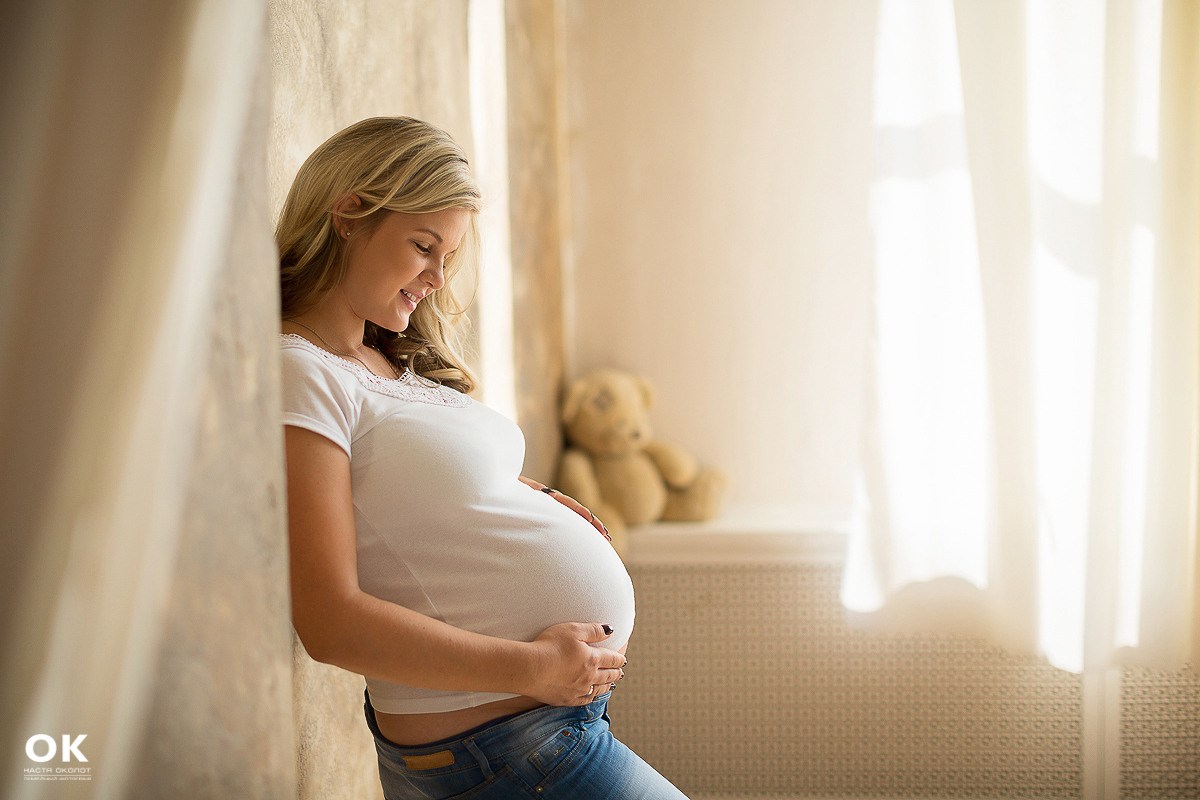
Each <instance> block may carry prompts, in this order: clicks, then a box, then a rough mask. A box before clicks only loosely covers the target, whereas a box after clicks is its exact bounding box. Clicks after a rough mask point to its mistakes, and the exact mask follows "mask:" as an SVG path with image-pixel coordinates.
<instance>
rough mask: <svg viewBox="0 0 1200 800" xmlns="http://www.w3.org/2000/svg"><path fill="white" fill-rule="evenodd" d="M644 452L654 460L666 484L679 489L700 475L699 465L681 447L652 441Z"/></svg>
mask: <svg viewBox="0 0 1200 800" xmlns="http://www.w3.org/2000/svg"><path fill="white" fill-rule="evenodd" d="M644 452H645V453H646V455H648V456H650V458H651V460H652V461H654V465H655V466H657V467H658V471H659V472H660V473H662V476H663V480H664V481H666V483H667V485H668V486H671V487H672V488H675V489H681V488H683V487H685V486H689V485H691V483H692V482H693V481H695V480H696V478H697V477H698V476H699V475H700V465H699V464H698V463H697V462H696V459H695V458H694V457H692V455H691V454H690V453H688V452H687V451H686V450H684V449H683V448H681V447H679V446H677V445H673V444H670V443H668V442H661V441H653V442H650V443H648V444H647V445H646V447H645V449H644Z"/></svg>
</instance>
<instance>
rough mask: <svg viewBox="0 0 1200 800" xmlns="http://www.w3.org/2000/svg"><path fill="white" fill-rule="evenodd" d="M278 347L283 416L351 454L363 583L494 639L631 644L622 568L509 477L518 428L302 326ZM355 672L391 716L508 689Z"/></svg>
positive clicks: (543, 497)
mask: <svg viewBox="0 0 1200 800" xmlns="http://www.w3.org/2000/svg"><path fill="white" fill-rule="evenodd" d="M280 344H281V347H282V361H283V400H284V403H283V407H284V424H285V425H294V426H297V427H300V428H306V429H308V430H311V431H314V432H316V433H318V434H320V435H322V436H325V437H326V438H328V439H330V440H332V441H333V442H335V443H336V444H337V445H338V446H340V447H341V448H342V449H343V450H345V451H346V453H347V454H348V455H349V456H350V477H351V485H352V493H353V499H354V518H355V526H356V533H357V536H356V545H357V552H358V582H359V586H360V588H361V589H362V590H363V591H364V592H366V593H368V594H371V595H374V596H376V597H379V598H381V599H383V600H388V601H390V602H393V603H397V604H399V605H402V606H406V607H408V608H410V609H413V610H414V611H419V612H420V613H422V614H425V615H427V616H430V617H434V618H436V619H440V620H443V621H445V622H447V623H449V624H451V625H453V626H455V627H457V628H462V629H465V630H469V631H475V632H477V633H483V634H487V635H489V636H497V637H500V638H504V639H511V640H516V641H532V640H533V639H534V638H535V637H536V636H537V635H538V634H539V633H541V632H542V631H543V630H545V629H546V628H548V627H549V626H551V625H554V624H557V623H559V622H600V623H607V624H609V625H611V626H612V627H613V634H612V636H610V637H609V638H608V639H605V640H604V641H603V642H599V643H597V646H602V647H608V648H612V649H617V648H620V647H621V646H622V645H624V644H626V643H627V642H628V641H629V636H630V634H631V633H632V631H633V618H634V604H633V584H632V582H631V581H630V579H629V573H628V572H626V570H625V566H624V565H623V564H622V563H621V559H620V558H619V557H618V556H617V554H616V551H614V550H613V548H612V545H611V544H610V543H609V542H608V540H607V539H605V538H604V537H603V536H602V535H601V534H600V533H599V532H598V531H597V530H596V529H595V528H594V527H592V525H591V524H590V523H588V522H587V521H586V520H584V519H583V518H582V517H580V516H579V515H578V514H576V513H575V512H574V511H571V510H570V509H568V508H567V507H566V506H564V505H563V504H561V503H559V502H558V501H557V500H555V499H554V498H552V497H550V496H549V495H547V494H545V493H543V492H539V491H537V490H535V489H531V488H530V487H528V486H526V485H525V484H523V483H521V482H520V481H519V480H517V476H518V475H519V474H520V472H521V465H522V463H523V461H524V459H525V438H524V436H523V435H522V434H521V429H520V428H518V427H517V426H516V425H515V424H514V423H513V422H512V421H510V420H509V419H507V418H506V417H504V416H503V415H501V414H498V413H496V412H495V411H492V410H491V409H489V408H488V407H487V406H485V405H483V404H481V403H477V402H475V401H474V400H473V399H471V398H470V397H468V396H467V395H464V394H462V393H460V392H456V391H454V390H453V389H450V388H448V387H444V386H439V385H437V384H435V383H433V382H430V381H427V380H425V379H423V378H418V377H417V376H416V375H414V374H413V373H411V372H407V371H406V372H405V374H404V375H403V376H402V377H401V378H400V379H398V380H388V379H385V378H380V377H378V376H376V375H374V374H373V373H371V372H370V371H368V370H366V369H364V368H363V367H362V366H361V365H359V364H356V363H354V362H352V361H348V360H346V359H343V358H341V357H339V356H336V355H334V354H332V353H329V352H327V351H325V350H322V349H321V348H319V347H317V346H316V345H314V344H312V343H311V342H309V341H307V340H306V339H304V338H302V337H299V336H295V335H291V334H281V335H280ZM366 682H367V689H368V690H369V694H370V698H371V705H372V706H373V707H374V708H375V709H376V710H377V711H382V712H385V713H392V714H415V713H424V712H431V711H453V710H456V709H461V708H469V707H472V706H477V705H482V704H483V703H489V702H492V701H494V700H500V699H504V698H507V697H515V696H516V695H513V694H494V693H480V692H452V691H439V690H433V689H420V688H415V687H411V686H404V685H401V684H396V683H390V682H388V681H384V680H380V679H378V678H373V677H371V676H367V678H366Z"/></svg>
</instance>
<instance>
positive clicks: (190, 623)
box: [130, 64, 296, 800]
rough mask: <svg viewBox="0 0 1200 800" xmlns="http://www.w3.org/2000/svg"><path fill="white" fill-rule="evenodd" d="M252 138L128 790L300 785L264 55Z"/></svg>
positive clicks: (273, 789) (214, 313) (233, 793)
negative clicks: (153, 680)
mask: <svg viewBox="0 0 1200 800" xmlns="http://www.w3.org/2000/svg"><path fill="white" fill-rule="evenodd" d="M260 77H261V80H260V81H259V89H258V92H257V98H258V103H257V105H256V107H255V108H254V109H253V110H252V112H251V116H250V124H249V128H248V130H247V132H246V135H245V141H244V144H243V147H242V156H241V170H240V175H239V178H238V185H237V193H236V198H237V199H236V203H237V205H236V207H235V209H234V220H235V223H234V226H233V229H232V231H231V240H230V242H229V246H228V250H227V257H226V258H225V262H224V269H223V272H222V274H221V275H219V276H218V280H217V286H218V290H217V293H216V295H215V299H214V304H213V307H212V309H211V312H210V314H209V315H208V327H209V335H210V336H211V341H212V352H211V355H210V360H209V363H208V364H207V365H202V366H201V368H200V369H198V370H197V373H198V377H197V379H196V382H195V390H196V391H197V392H200V393H201V394H202V411H201V427H200V430H199V437H198V444H197V449H196V452H195V453H194V454H193V456H192V470H193V472H192V479H191V483H190V491H189V493H188V499H187V505H186V510H185V518H184V530H183V534H182V537H181V539H180V544H179V554H178V559H177V562H176V566H175V574H174V578H173V580H172V592H171V604H170V609H169V611H168V619H167V623H166V631H165V634H164V637H163V645H162V648H161V653H160V657H159V666H158V670H157V674H158V682H157V684H156V686H155V687H154V692H153V708H155V709H157V712H156V714H155V716H153V717H152V718H151V720H150V724H149V725H148V727H147V730H146V736H145V740H144V742H143V745H142V748H141V753H142V754H141V757H140V758H138V759H137V761H136V763H137V772H136V773H135V774H134V776H133V780H132V782H131V786H133V787H134V790H133V793H132V794H131V795H130V796H131V797H138V798H147V800H150V798H161V797H189V798H202V797H204V798H228V797H242V798H279V799H280V800H282V798H291V797H294V796H295V786H296V763H295V740H294V736H293V721H292V686H291V671H292V666H291V660H292V656H291V644H290V639H291V623H290V608H289V606H288V591H287V579H288V571H287V539H286V532H285V530H284V524H283V521H284V515H283V508H284V503H283V474H282V464H281V461H280V453H281V451H282V447H283V443H282V439H283V437H282V434H281V431H280V429H279V428H278V426H276V425H274V424H272V422H273V421H274V420H276V419H277V418H278V416H279V389H278V387H279V379H278V371H279V370H278V364H277V351H278V346H277V344H276V341H275V333H276V330H277V328H276V325H275V322H274V310H275V308H277V307H278V304H279V300H278V296H279V289H278V279H277V277H276V271H275V268H274V263H275V255H274V246H273V243H272V242H271V239H270V236H269V230H270V220H269V219H268V216H267V213H266V202H267V184H266V170H265V160H266V158H265V157H266V134H267V130H266V128H267V116H266V114H267V98H268V96H269V86H268V84H267V75H266V66H265V64H264V65H263V71H262V74H261V76H260Z"/></svg>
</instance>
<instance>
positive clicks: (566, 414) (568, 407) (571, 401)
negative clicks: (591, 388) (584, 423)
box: [562, 381, 587, 425]
mask: <svg viewBox="0 0 1200 800" xmlns="http://www.w3.org/2000/svg"><path fill="white" fill-rule="evenodd" d="M586 394H587V384H586V383H584V382H583V381H576V382H575V383H574V384H572V386H571V387H570V388H569V389H568V390H567V396H566V397H564V398H563V401H562V421H563V422H564V423H565V424H567V425H570V424H571V423H572V422H574V421H575V417H576V415H577V414H579V409H580V408H581V407H582V406H583V398H584V396H585V395H586Z"/></svg>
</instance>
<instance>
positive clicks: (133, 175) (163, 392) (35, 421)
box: [0, 0, 265, 798]
mask: <svg viewBox="0 0 1200 800" xmlns="http://www.w3.org/2000/svg"><path fill="white" fill-rule="evenodd" d="M5 15H6V24H5V25H4V26H3V30H2V32H0V36H2V37H3V42H2V46H0V58H2V59H3V62H2V64H0V66H2V74H3V79H2V80H3V81H4V89H3V101H4V102H3V106H4V108H5V113H4V115H3V122H2V123H0V131H2V133H0V149H2V151H3V153H4V160H5V164H6V174H5V180H4V183H3V189H2V192H0V196H2V197H3V212H4V213H3V215H2V217H3V219H2V221H0V225H2V226H3V229H2V232H0V263H2V264H3V273H2V274H0V376H2V378H0V452H3V453H4V456H5V457H4V459H3V462H4V466H3V467H2V468H0V470H2V472H0V493H2V495H0V496H2V503H0V531H3V534H2V535H3V537H4V540H3V541H4V552H3V557H2V558H0V570H2V575H0V602H2V603H3V607H4V609H5V613H4V614H3V615H2V620H3V621H2V622H0V625H2V626H3V628H2V630H0V642H3V645H2V647H3V649H2V651H0V686H2V687H3V689H2V691H3V698H4V700H3V708H2V709H0V727H2V730H3V736H2V737H0V740H2V741H3V742H4V748H3V754H4V755H3V760H4V771H3V782H4V786H5V794H6V796H11V797H29V798H33V797H63V796H73V795H71V794H68V792H70V791H72V790H75V791H81V790H82V791H81V793H80V794H79V796H95V797H126V796H130V794H131V792H130V791H129V787H128V786H127V785H126V782H127V779H128V775H129V773H130V771H131V769H132V768H133V765H132V764H131V760H132V754H133V752H134V749H135V747H136V746H137V744H138V743H137V742H136V741H135V740H136V737H137V736H138V733H139V731H140V730H142V726H141V724H140V723H141V720H142V718H143V717H144V715H145V713H146V712H147V707H146V706H147V698H148V696H149V693H150V691H151V690H152V688H153V686H154V683H155V682H154V680H153V675H152V674H151V673H152V670H153V668H154V664H155V659H154V657H153V656H154V654H155V653H156V652H157V649H158V643H159V638H160V634H161V630H162V620H163V615H164V612H165V607H166V601H167V593H168V590H169V581H170V575H171V569H172V564H173V560H174V555H175V552H176V546H177V541H178V536H179V531H180V526H181V521H180V508H181V504H182V502H183V498H184V494H185V491H186V486H187V480H188V477H189V475H188V472H189V464H190V460H189V454H190V453H191V452H192V447H193V444H194V441H195V431H196V427H197V411H198V408H199V397H200V391H198V388H199V387H198V386H197V385H196V374H197V365H202V364H204V363H206V356H207V353H208V344H207V335H208V326H207V325H206V320H205V318H204V313H205V311H206V309H208V308H209V307H210V306H211V304H212V296H213V293H214V292H215V291H217V290H218V288H219V287H217V286H215V285H214V280H213V279H214V276H215V275H216V274H217V272H218V269H219V267H220V261H221V259H222V257H224V255H225V253H226V249H227V239H228V237H227V230H228V227H229V225H230V219H229V215H230V209H231V207H232V199H233V197H234V192H235V191H237V186H236V174H235V170H236V165H237V162H238V155H239V147H240V146H241V141H242V132H243V128H244V126H245V124H246V121H247V115H248V113H249V108H250V101H251V96H252V92H253V90H254V77H255V75H256V70H257V68H258V64H259V61H260V59H261V57H262V41H263V39H264V31H263V25H264V21H265V9H264V6H263V4H262V3H259V2H245V1H244V0H204V1H203V2H201V0H194V1H193V2H170V3H151V2H134V1H133V0H117V1H116V2H105V3H88V2H69V0H57V1H55V0H51V1H50V2H38V3H26V4H19V5H17V6H14V7H12V8H10V9H8V10H6V12H5ZM34 733H44V734H47V735H50V736H52V737H54V738H59V739H60V738H61V736H62V735H63V734H72V735H74V736H78V735H80V734H86V735H87V737H88V738H87V739H85V740H84V741H83V743H82V745H81V750H82V752H83V753H84V754H85V755H86V757H87V758H88V763H89V765H91V766H92V767H93V780H92V781H91V782H90V784H89V785H87V786H86V787H79V786H66V785H64V784H59V783H54V782H46V783H39V782H31V781H26V780H23V776H22V769H21V767H22V766H24V765H25V764H26V763H27V761H26V759H25V741H26V738H27V737H28V736H30V735H32V734H34Z"/></svg>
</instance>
